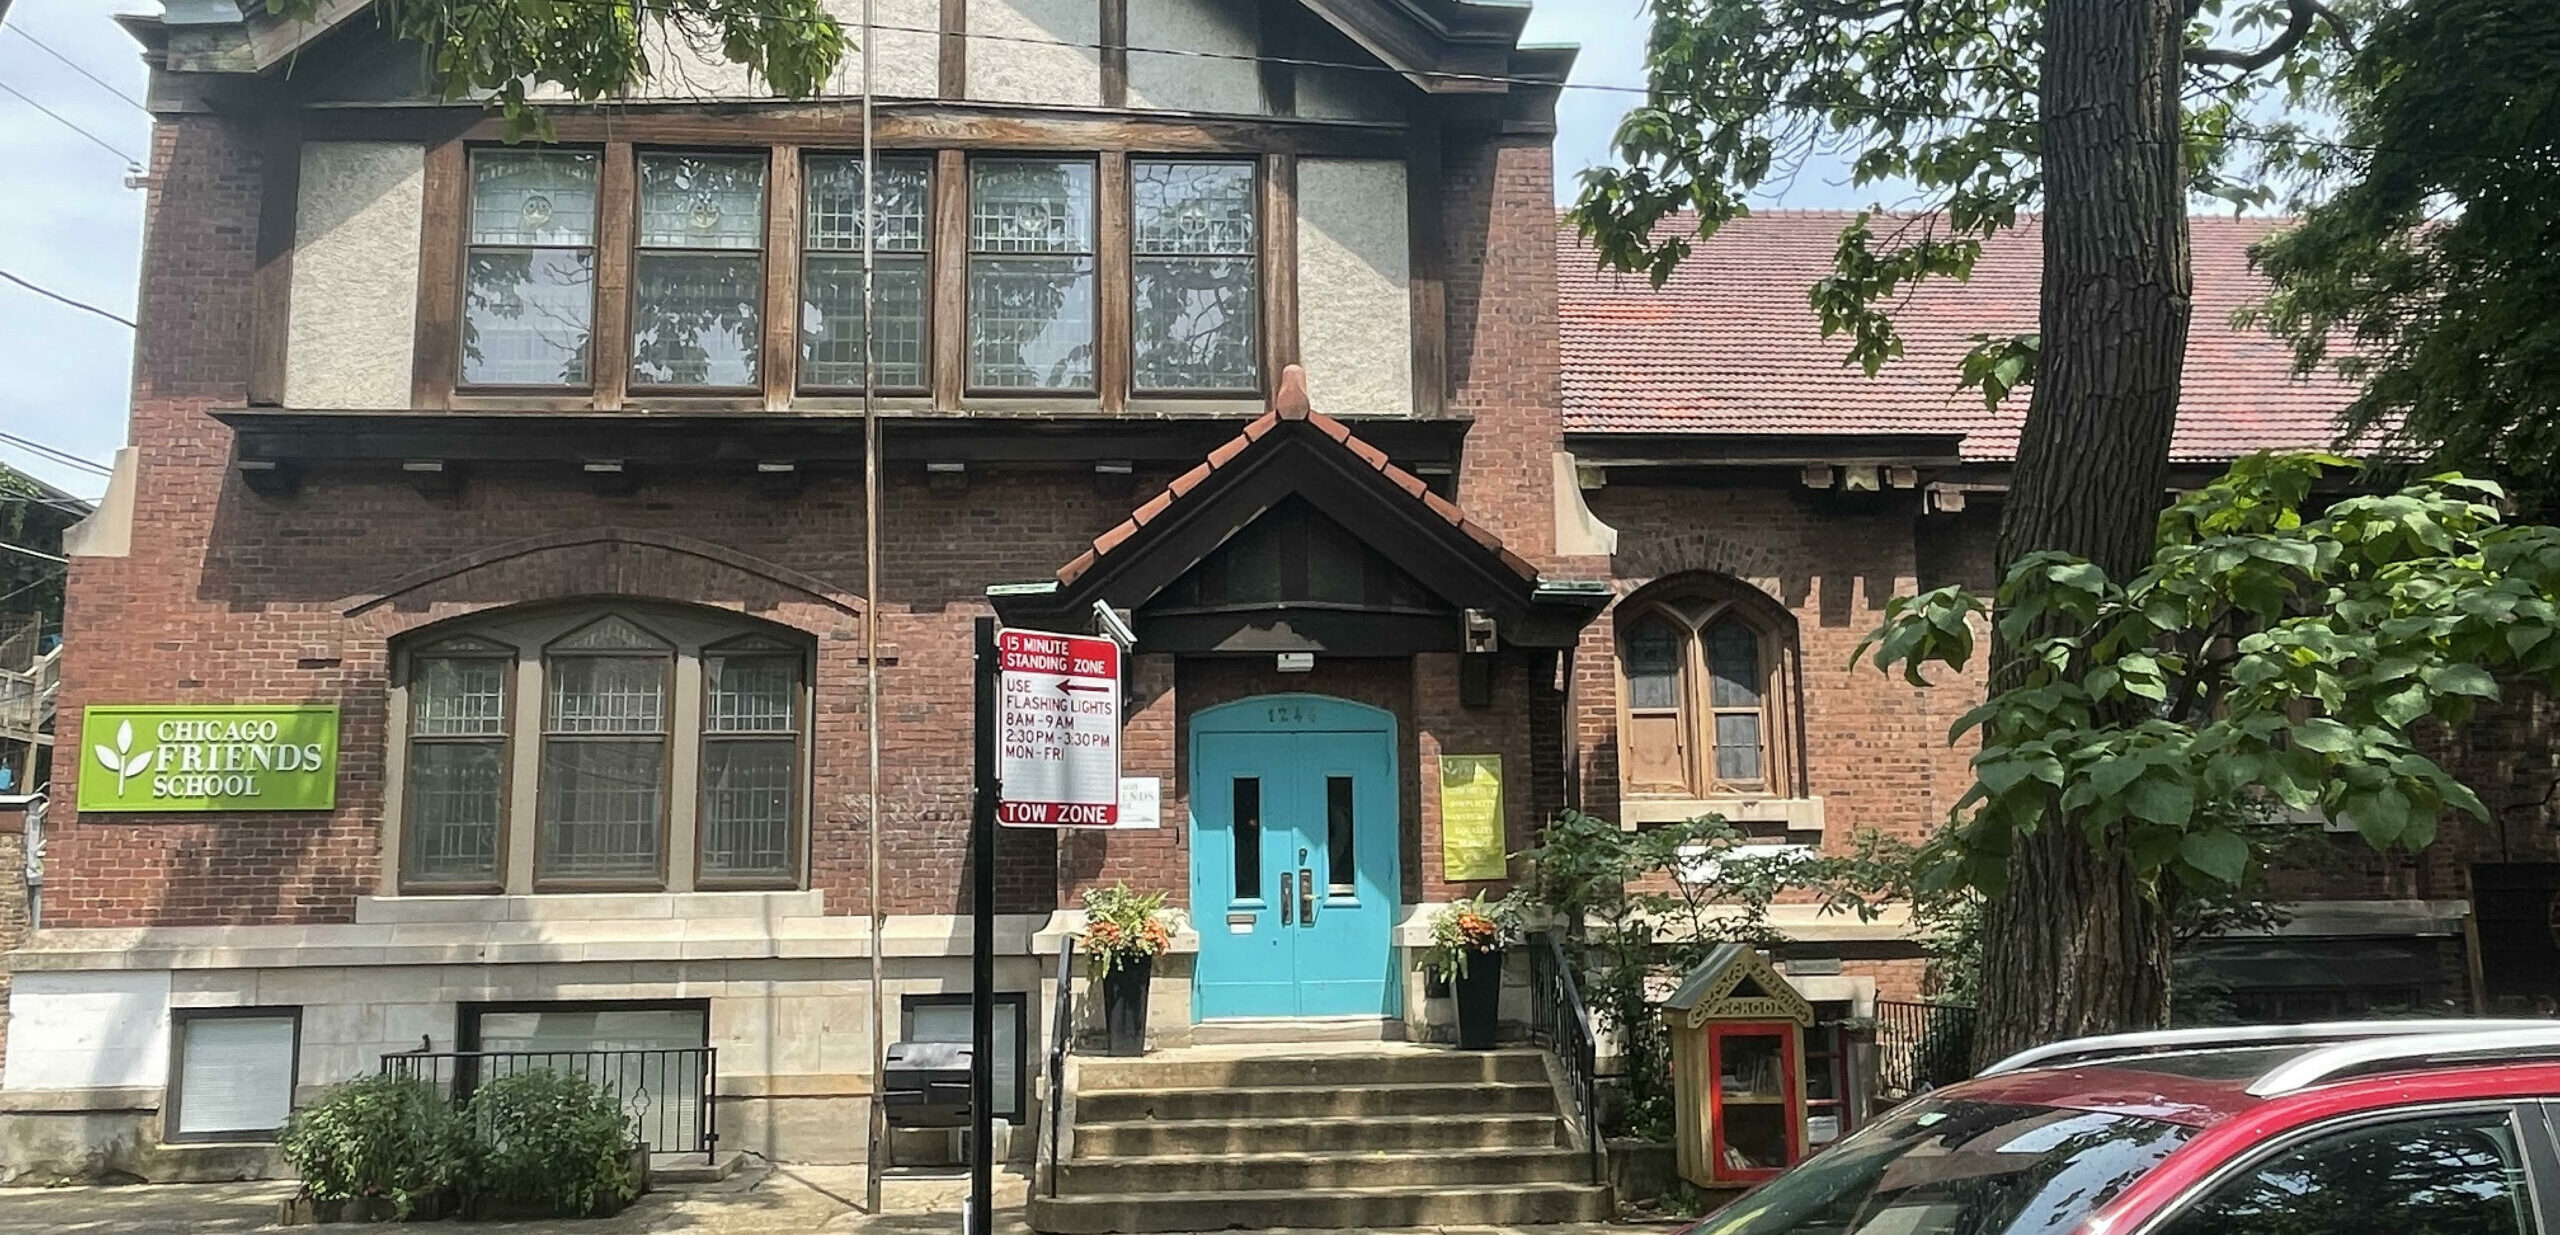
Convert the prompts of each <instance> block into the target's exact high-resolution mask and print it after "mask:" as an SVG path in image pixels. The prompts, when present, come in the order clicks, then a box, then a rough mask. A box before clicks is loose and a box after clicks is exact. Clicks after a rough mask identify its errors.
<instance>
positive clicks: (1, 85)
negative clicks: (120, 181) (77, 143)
mask: <svg viewBox="0 0 2560 1235" xmlns="http://www.w3.org/2000/svg"><path fill="white" fill-rule="evenodd" d="M0 90H6V91H8V92H9V93H11V94H14V95H16V96H18V101H19V102H21V103H24V104H26V105H27V106H29V107H32V108H34V109H36V110H37V111H40V112H43V113H44V114H46V115H48V116H51V117H53V119H54V121H55V122H56V123H58V124H60V125H61V126H62V127H64V128H66V129H69V130H71V131H72V132H74V133H77V134H79V135H80V136H82V137H85V138H88V139H89V140H90V141H92V142H95V143H97V145H98V148H99V149H101V150H104V151H106V152H107V153H109V154H112V155H114V156H116V157H117V158H119V159H123V160H124V161H125V164H126V165H127V166H130V167H140V166H142V160H140V159H137V158H135V157H133V156H132V155H130V154H127V153H125V152H124V151H123V150H122V149H120V148H118V147H117V146H116V144H115V143H114V142H111V141H108V140H107V139H106V138H103V137H100V136H98V135H97V134H95V133H92V132H90V131H89V130H87V129H84V128H81V127H80V126H79V125H76V124H73V123H72V122H71V121H70V119H68V118H67V117H65V116H64V115H63V114H62V113H61V112H58V111H55V110H53V109H52V108H50V107H47V106H45V105H44V104H42V103H39V102H36V101H35V100H34V99H31V98H28V97H27V92H26V91H23V90H20V89H18V88H17V87H16V86H12V85H10V84H9V83H7V82H5V81H0Z"/></svg>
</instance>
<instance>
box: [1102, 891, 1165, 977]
mask: <svg viewBox="0 0 2560 1235" xmlns="http://www.w3.org/2000/svg"><path fill="white" fill-rule="evenodd" d="M1163 909H1164V893H1162V892H1148V893H1143V894H1142V893H1137V892H1132V891H1130V890H1129V885H1127V884H1125V883H1122V884H1115V885H1113V886H1111V887H1108V888H1095V889H1092V890H1090V891H1088V892H1086V893H1085V894H1084V948H1085V951H1086V952H1087V953H1088V954H1089V955H1090V956H1091V957H1092V958H1093V971H1094V973H1096V974H1108V973H1111V972H1113V971H1115V970H1118V969H1121V968H1124V967H1126V966H1128V965H1130V964H1131V963H1133V962H1137V961H1142V960H1148V959H1151V958H1154V957H1158V956H1162V955H1164V954H1165V953H1166V952H1167V951H1170V950H1171V949H1172V947H1173V931H1172V930H1171V929H1170V928H1168V927H1167V926H1165V924H1164V923H1162V922H1159V921H1157V920H1156V914H1157V913H1159V912H1161V911H1162V910H1163Z"/></svg>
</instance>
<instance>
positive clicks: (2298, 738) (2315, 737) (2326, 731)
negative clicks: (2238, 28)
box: [2293, 716, 2356, 755]
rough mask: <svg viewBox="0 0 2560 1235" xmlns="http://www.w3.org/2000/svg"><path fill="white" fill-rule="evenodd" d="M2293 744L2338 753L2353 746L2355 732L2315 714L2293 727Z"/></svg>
mask: <svg viewBox="0 0 2560 1235" xmlns="http://www.w3.org/2000/svg"><path fill="white" fill-rule="evenodd" d="M2293 744H2294V745H2296V746H2299V747H2301V748H2302V749H2304V750H2308V751H2317V752H2319V753H2320V754H2323V755H2340V754H2345V753H2346V752H2347V751H2350V750H2353V749H2354V748H2355V746H2356V733H2355V730H2353V729H2349V728H2347V727H2346V726H2345V725H2341V724H2339V723H2338V722H2336V721H2334V720H2331V719H2329V718H2328V717H2326V716H2315V717H2312V718H2311V719H2309V720H2306V721H2304V722H2302V723H2301V724H2298V725H2295V726H2294V727H2293Z"/></svg>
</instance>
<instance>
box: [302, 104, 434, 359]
mask: <svg viewBox="0 0 2560 1235" xmlns="http://www.w3.org/2000/svg"><path fill="white" fill-rule="evenodd" d="M425 193H426V148H425V147H423V146H418V145H413V144H409V143H404V142H308V143H305V144H304V145H303V147H302V192H301V199H300V213H299V216H298V221H297V223H296V225H295V228H294V253H293V312H292V323H291V326H290V328H289V329H288V331H287V334H286V342H285V374H284V401H285V405H286V406H288V407H316V408H350V407H407V406H408V405H409V359H410V354H411V350H412V348H413V347H414V346H415V332H416V327H417V316H418V225H419V217H420V211H421V208H422V203H423V202H424V199H425Z"/></svg>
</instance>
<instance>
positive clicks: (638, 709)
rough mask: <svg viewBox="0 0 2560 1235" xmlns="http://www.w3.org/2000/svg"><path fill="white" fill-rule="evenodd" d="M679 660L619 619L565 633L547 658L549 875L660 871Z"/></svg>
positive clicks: (544, 859)
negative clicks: (670, 698)
mask: <svg viewBox="0 0 2560 1235" xmlns="http://www.w3.org/2000/svg"><path fill="white" fill-rule="evenodd" d="M673 664H674V662H673V660H672V658H671V657H670V656H669V654H668V650H667V649H666V648H665V647H664V646H663V645H661V644H656V643H655V641H654V640H652V639H651V638H650V637H649V636H648V635H646V634H645V633H644V632H642V631H640V630H639V629H638V628H637V627H635V626H632V625H631V624H630V623H628V622H625V621H623V620H621V619H619V618H607V619H605V620H604V621H602V622H598V623H596V624H595V625H593V626H590V627H587V628H586V629H585V630H582V631H579V632H578V633H576V634H574V635H571V636H569V637H568V638H566V639H563V640H561V641H560V642H559V643H558V644H555V645H554V646H553V647H552V648H551V649H550V652H549V654H548V655H546V656H545V658H544V665H543V673H544V675H545V677H546V679H547V681H546V683H545V685H546V689H545V691H544V692H543V698H544V708H543V736H542V799H541V849H540V851H539V874H540V875H541V876H542V877H543V878H547V879H567V880H615V881H628V880H648V879H652V878H654V877H656V876H657V874H658V869H659V855H660V853H661V848H662V847H661V840H662V838H663V837H664V835H665V829H666V812H667V754H668V747H669V739H670V736H671V735H670V733H669V730H668V725H667V720H668V707H667V702H668V699H667V697H668V695H669V694H670V693H671V689H672V685H673V683H672V681H671V679H672V676H673V675H672V669H673Z"/></svg>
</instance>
